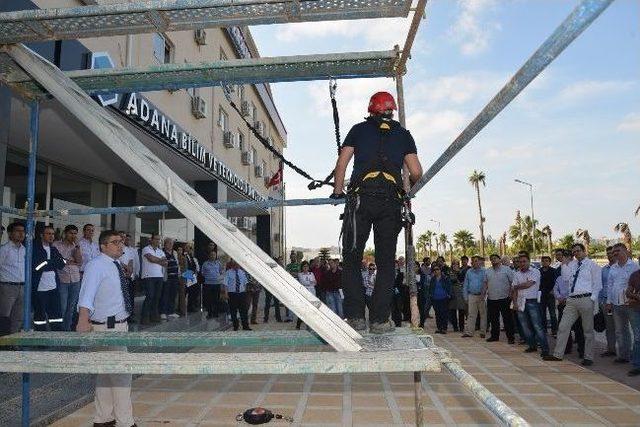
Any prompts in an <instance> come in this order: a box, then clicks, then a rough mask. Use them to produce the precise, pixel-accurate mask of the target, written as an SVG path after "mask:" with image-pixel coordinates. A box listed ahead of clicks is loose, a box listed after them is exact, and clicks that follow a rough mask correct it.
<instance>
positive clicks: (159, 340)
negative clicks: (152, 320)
mask: <svg viewBox="0 0 640 427" xmlns="http://www.w3.org/2000/svg"><path fill="white" fill-rule="evenodd" d="M323 344H326V343H325V342H324V340H322V338H320V337H319V336H318V335H317V334H316V333H314V332H311V331H261V332H256V331H234V332H233V333H230V332H228V331H227V332H137V331H131V332H128V333H126V334H123V333H121V332H86V333H79V332H37V331H32V332H20V333H17V334H13V335H6V336H3V337H0V346H28V347H32V346H47V347H104V346H107V347H113V346H131V347H229V346H233V347H253V346H292V345H295V346H306V345H323Z"/></svg>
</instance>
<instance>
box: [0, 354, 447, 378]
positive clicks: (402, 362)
mask: <svg viewBox="0 0 640 427" xmlns="http://www.w3.org/2000/svg"><path fill="white" fill-rule="evenodd" d="M61 360H64V363H60V361H61ZM440 370H441V363H440V360H439V358H438V357H437V356H436V355H435V354H434V352H433V351H432V350H430V349H428V348H422V349H409V350H393V351H375V352H373V351H371V352H357V353H336V352H299V353H295V352H283V353H127V352H124V351H104V352H103V351H99V352H79V353H70V352H55V351H42V352H40V351H2V352H0V372H29V373H66V374H118V373H128V374H159V375H168V374H179V375H203V374H207V375H209V374H234V375H238V374H340V373H365V372H366V373H376V372H440Z"/></svg>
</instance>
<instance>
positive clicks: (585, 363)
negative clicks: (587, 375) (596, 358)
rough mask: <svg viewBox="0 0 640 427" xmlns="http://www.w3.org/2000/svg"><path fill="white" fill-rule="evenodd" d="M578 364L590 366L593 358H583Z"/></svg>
mask: <svg viewBox="0 0 640 427" xmlns="http://www.w3.org/2000/svg"><path fill="white" fill-rule="evenodd" d="M580 364H581V365H582V366H591V365H593V360H589V359H583V360H582V362H580Z"/></svg>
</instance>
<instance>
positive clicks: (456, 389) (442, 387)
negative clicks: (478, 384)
mask: <svg viewBox="0 0 640 427" xmlns="http://www.w3.org/2000/svg"><path fill="white" fill-rule="evenodd" d="M430 387H431V390H433V391H434V392H436V393H437V394H467V393H468V391H467V389H466V388H464V386H462V385H460V384H459V383H457V384H431V386H430Z"/></svg>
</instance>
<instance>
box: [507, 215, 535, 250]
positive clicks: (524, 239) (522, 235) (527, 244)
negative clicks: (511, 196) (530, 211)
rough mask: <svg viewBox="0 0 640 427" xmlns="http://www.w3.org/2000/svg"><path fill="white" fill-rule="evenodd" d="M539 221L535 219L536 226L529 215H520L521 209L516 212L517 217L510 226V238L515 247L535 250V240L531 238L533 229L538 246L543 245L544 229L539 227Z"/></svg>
mask: <svg viewBox="0 0 640 427" xmlns="http://www.w3.org/2000/svg"><path fill="white" fill-rule="evenodd" d="M537 225H538V221H537V220H536V221H535V227H534V225H533V224H532V221H531V217H530V216H529V215H525V216H524V217H523V216H520V211H517V212H516V219H515V222H514V223H513V225H511V226H510V227H509V240H511V241H512V242H513V247H514V249H516V250H519V251H527V252H531V251H532V250H533V241H532V240H531V237H532V236H531V230H533V232H534V238H535V239H536V247H538V248H540V247H542V239H543V237H544V235H543V233H542V231H540V230H539V229H538V228H537Z"/></svg>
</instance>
